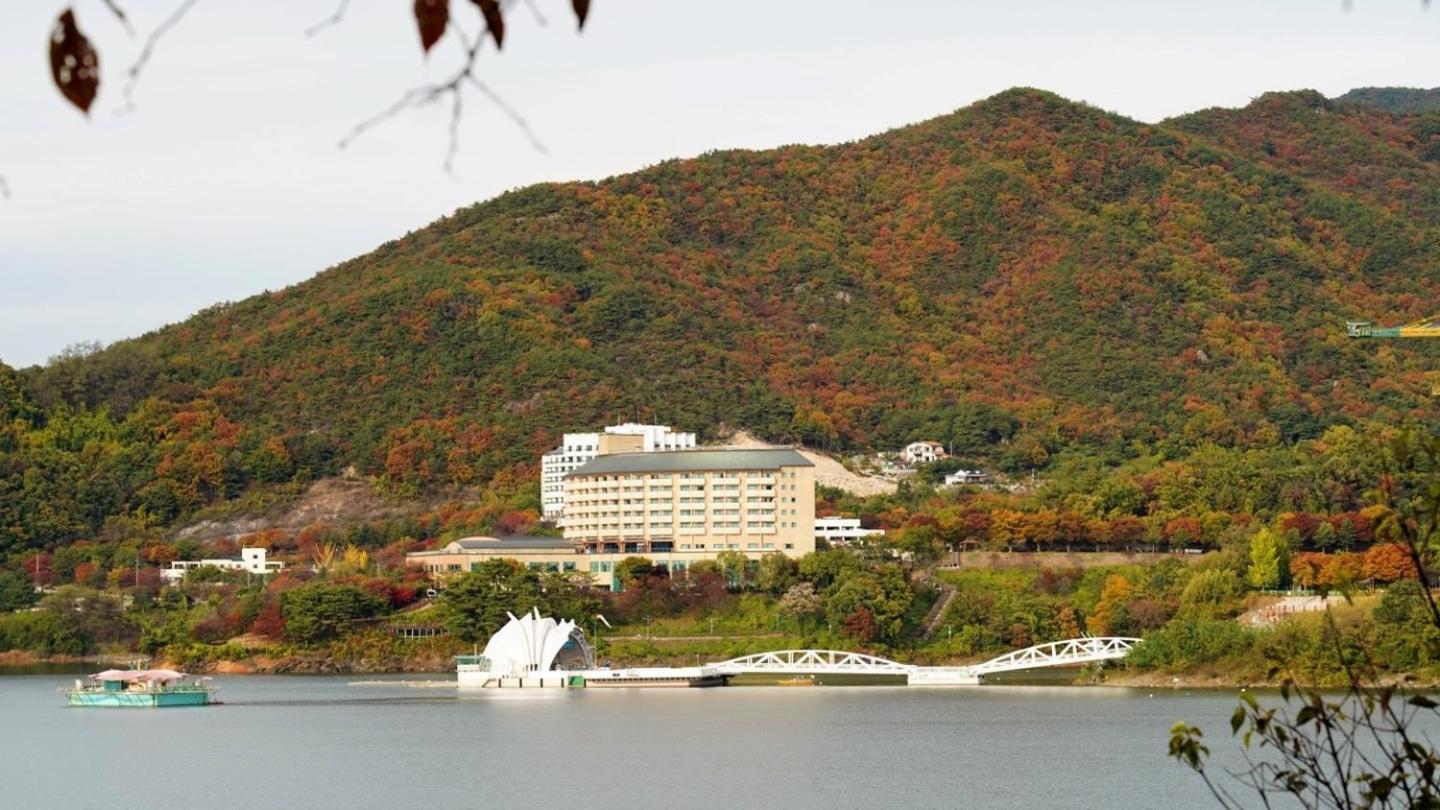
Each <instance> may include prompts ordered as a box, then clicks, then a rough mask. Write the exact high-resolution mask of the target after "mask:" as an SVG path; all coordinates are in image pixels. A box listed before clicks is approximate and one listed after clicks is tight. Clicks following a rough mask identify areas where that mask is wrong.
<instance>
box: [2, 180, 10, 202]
mask: <svg viewBox="0 0 1440 810" xmlns="http://www.w3.org/2000/svg"><path fill="white" fill-rule="evenodd" d="M8 199H10V184H9V183H7V182H6V181H5V175H3V174H0V200H8Z"/></svg>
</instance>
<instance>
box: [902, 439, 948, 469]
mask: <svg viewBox="0 0 1440 810" xmlns="http://www.w3.org/2000/svg"><path fill="white" fill-rule="evenodd" d="M903 455H904V456H905V460H906V461H907V462H909V463H911V464H929V463H930V462H932V461H938V460H939V459H942V458H945V445H943V444H941V443H939V442H911V443H909V444H907V445H905V450H904V453H903Z"/></svg>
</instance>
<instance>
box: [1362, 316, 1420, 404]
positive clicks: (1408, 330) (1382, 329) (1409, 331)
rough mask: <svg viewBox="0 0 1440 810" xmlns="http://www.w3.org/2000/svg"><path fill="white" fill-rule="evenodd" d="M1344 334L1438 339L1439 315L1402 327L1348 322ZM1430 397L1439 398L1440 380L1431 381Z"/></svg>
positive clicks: (1365, 322) (1368, 336)
mask: <svg viewBox="0 0 1440 810" xmlns="http://www.w3.org/2000/svg"><path fill="white" fill-rule="evenodd" d="M1345 334H1347V335H1349V336H1350V337H1352V338H1440V315H1435V316H1432V317H1429V318H1422V319H1420V320H1418V321H1415V322H1413V323H1407V324H1405V325H1404V326H1376V325H1375V324H1373V323H1370V322H1369V321H1350V322H1349V323H1347V324H1345ZM1430 394H1431V396H1437V397H1440V379H1432V380H1431V383H1430Z"/></svg>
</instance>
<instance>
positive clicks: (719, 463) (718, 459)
mask: <svg viewBox="0 0 1440 810" xmlns="http://www.w3.org/2000/svg"><path fill="white" fill-rule="evenodd" d="M813 466H815V465H814V464H811V463H810V461H809V459H806V458H805V457H804V456H802V455H800V454H799V453H797V452H795V451H794V450H789V449H785V448H777V449H768V450H666V451H661V452H655V453H613V454H610V455H605V456H596V457H595V458H592V459H590V460H589V461H587V462H585V463H584V464H583V465H581V466H580V467H578V468H576V469H574V470H571V471H570V473H569V474H568V475H566V476H565V477H566V478H569V477H570V476H572V475H612V474H624V473H661V472H729V471H731V470H737V471H738V470H776V469H779V468H781V467H813Z"/></svg>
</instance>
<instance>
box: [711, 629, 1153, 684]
mask: <svg viewBox="0 0 1440 810" xmlns="http://www.w3.org/2000/svg"><path fill="white" fill-rule="evenodd" d="M1139 641H1140V639H1138V638H1128V637H1123V636H1096V637H1086V638H1072V639H1067V640H1065V641H1052V642H1050V643H1048V644H1037V645H1035V646H1033V647H1026V648H1025V649H1023V650H1015V651H1014V652H1010V653H1006V654H1005V655H1002V656H999V657H997V658H992V659H990V660H989V661H985V662H984V663H980V664H974V665H971V666H965V667H922V666H917V665H915V664H902V663H900V662H899V661H891V660H890V659H888V658H881V657H879V656H876V655H866V654H865V653H857V652H846V651H844V650H775V651H773V652H763V653H755V654H754V655H746V656H742V657H740V658H732V659H730V660H729V661H721V662H719V663H715V664H707V665H706V667H707V668H713V669H716V670H719V671H720V673H721V674H724V675H744V674H749V673H772V674H786V675H823V674H826V673H847V674H854V675H904V676H906V677H907V679H908V680H909V682H911V683H916V684H922V683H923V684H935V685H944V684H960V683H978V682H979V679H980V676H982V675H989V674H994V673H997V672H1014V671H1016V670H1022V669H1039V668H1041V667H1063V666H1073V665H1077V664H1088V663H1093V662H1096V661H1112V660H1116V659H1120V658H1124V657H1125V655H1126V653H1128V652H1130V649H1131V648H1132V647H1134V646H1135V644H1136V643H1138V642H1139Z"/></svg>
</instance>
